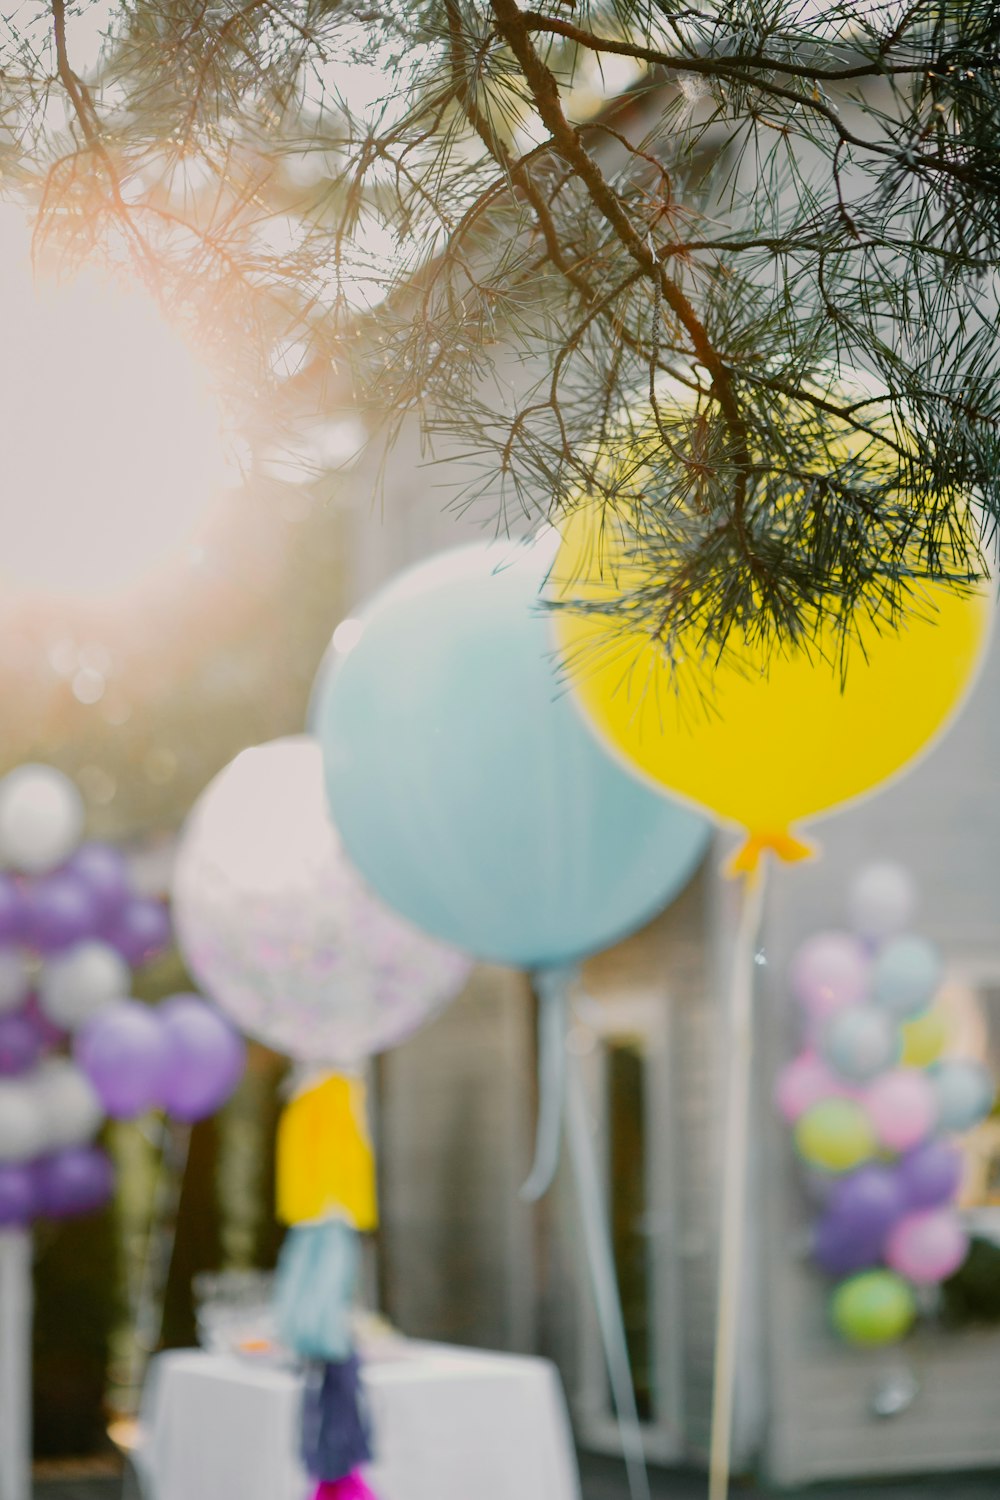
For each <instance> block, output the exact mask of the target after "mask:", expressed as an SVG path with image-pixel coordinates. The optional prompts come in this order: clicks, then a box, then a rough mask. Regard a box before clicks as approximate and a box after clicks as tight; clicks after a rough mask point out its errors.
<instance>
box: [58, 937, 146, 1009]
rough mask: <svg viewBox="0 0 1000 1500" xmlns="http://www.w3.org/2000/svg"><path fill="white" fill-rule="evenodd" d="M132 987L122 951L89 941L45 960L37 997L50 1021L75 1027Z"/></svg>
mask: <svg viewBox="0 0 1000 1500" xmlns="http://www.w3.org/2000/svg"><path fill="white" fill-rule="evenodd" d="M131 989H132V971H131V969H130V968H129V966H128V964H127V963H126V962H125V960H124V959H123V958H122V956H121V954H120V953H119V952H118V951H117V950H116V949H114V948H112V947H110V946H109V944H107V943H98V942H86V943H78V944H77V945H76V947H75V948H71V949H70V951H69V952H68V953H61V954H59V955H58V956H57V957H55V958H50V959H49V960H48V961H47V962H46V963H45V965H44V966H43V968H42V972H41V975H40V977H39V981H38V1000H39V1003H40V1005H41V1007H42V1010H43V1011H44V1012H45V1014H46V1016H47V1017H48V1018H49V1020H50V1021H52V1022H53V1023H54V1024H55V1025H56V1026H60V1027H62V1029H63V1030H64V1031H75V1030H76V1029H77V1027H78V1026H82V1025H83V1023H84V1022H85V1021H89V1020H90V1017H91V1016H95V1015H96V1014H97V1012H98V1011H99V1010H103V1009H104V1008H105V1006H107V1005H111V1004H112V1003H113V1002H114V1001H115V1000H124V999H125V998H126V997H127V996H128V995H129V994H130V992H131Z"/></svg>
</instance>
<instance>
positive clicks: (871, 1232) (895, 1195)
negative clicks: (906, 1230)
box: [827, 1163, 907, 1243]
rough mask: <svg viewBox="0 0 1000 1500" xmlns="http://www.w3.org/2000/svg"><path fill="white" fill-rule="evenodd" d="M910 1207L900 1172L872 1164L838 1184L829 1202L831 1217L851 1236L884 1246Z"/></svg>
mask: <svg viewBox="0 0 1000 1500" xmlns="http://www.w3.org/2000/svg"><path fill="white" fill-rule="evenodd" d="M906 1206H907V1205H906V1197H905V1195H904V1193H903V1188H902V1184H901V1182H900V1180H899V1176H898V1174H897V1173H896V1171H895V1170H894V1169H893V1168H891V1167H883V1166H879V1165H878V1164H877V1163H872V1164H870V1165H868V1166H864V1167H859V1168H858V1170H857V1171H856V1172H851V1173H849V1174H848V1175H847V1176H846V1177H842V1178H841V1179H840V1180H839V1181H838V1182H837V1183H836V1184H835V1186H834V1188H833V1190H832V1192H831V1193H830V1197H829V1199H828V1200H827V1217H828V1218H829V1219H831V1220H834V1221H836V1223H837V1224H839V1225H840V1226H841V1227H842V1228H843V1230H844V1231H845V1233H846V1234H848V1235H852V1234H853V1235H854V1236H856V1237H860V1238H862V1239H864V1240H866V1241H870V1240H875V1241H876V1242H878V1243H881V1241H882V1240H883V1239H884V1238H885V1236H886V1234H887V1233H888V1232H889V1230H890V1229H891V1228H892V1226H893V1224H895V1222H896V1220H897V1219H899V1218H902V1216H903V1214H904V1213H905V1212H906Z"/></svg>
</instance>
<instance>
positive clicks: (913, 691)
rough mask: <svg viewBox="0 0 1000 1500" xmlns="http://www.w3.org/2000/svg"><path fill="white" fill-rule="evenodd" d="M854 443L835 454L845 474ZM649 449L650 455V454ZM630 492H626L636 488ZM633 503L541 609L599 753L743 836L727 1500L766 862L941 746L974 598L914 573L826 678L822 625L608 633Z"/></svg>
mask: <svg viewBox="0 0 1000 1500" xmlns="http://www.w3.org/2000/svg"><path fill="white" fill-rule="evenodd" d="M855 438H856V434H853V433H851V434H848V435H846V436H845V439H844V442H845V447H844V455H845V461H848V462H849V461H850V460H851V452H852V451H853V449H852V443H853V442H854V440H855ZM654 443H655V444H656V445H659V443H660V440H659V438H658V436H655V435H654ZM632 487H633V491H635V490H636V489H638V488H640V487H641V486H640V484H639V480H638V479H637V478H636V477H635V474H634V473H633V476H632ZM643 506H644V501H643V499H642V497H641V495H640V496H639V498H637V500H636V502H635V505H634V508H633V511H632V513H631V515H624V514H622V513H620V512H611V511H609V510H608V509H607V508H606V507H604V506H602V505H600V504H597V503H593V504H592V503H589V502H588V501H586V500H582V501H581V503H580V505H579V507H578V509H577V510H576V511H575V512H573V514H572V515H571V516H570V517H569V519H568V521H567V523H566V525H565V527H564V530H563V538H562V545H561V548H560V552H559V556H558V558H557V560H556V563H555V565H554V567H553V569H552V573H551V576H550V578H549V581H548V586H547V590H546V596H547V598H548V600H549V602H550V603H551V605H552V606H553V608H554V609H555V627H556V636H557V639H558V643H559V648H560V651H561V654H562V658H563V660H564V661H565V663H566V664H567V668H568V670H569V672H570V674H571V680H572V685H573V689H574V694H575V697H576V700H577V702H578V704H579V705H580V707H581V709H582V711H583V713H584V715H585V716H586V718H587V720H588V722H589V723H590V725H591V726H592V728H593V730H594V732H595V734H596V735H597V736H598V737H599V738H600V740H601V741H602V743H603V744H604V745H605V746H606V747H607V749H608V750H609V751H610V752H611V753H612V754H613V755H614V756H615V757H616V758H617V759H618V760H619V761H620V762H621V764H623V765H624V766H625V767H627V768H628V769H629V770H630V771H631V772H632V773H633V774H634V775H635V776H637V777H639V778H641V779H642V780H643V781H644V782H645V783H646V784H648V785H651V786H654V787H658V788H660V789H661V790H662V791H663V792H665V793H667V794H669V795H671V796H676V797H680V798H682V799H684V801H686V802H687V803H689V804H690V805H692V806H694V807H696V808H700V809H702V810H704V811H706V812H708V813H710V814H711V815H712V816H714V817H715V818H716V819H717V820H719V821H720V822H721V823H723V824H724V825H729V826H731V827H735V828H737V829H739V830H741V833H742V841H741V844H740V846H739V848H738V850H737V852H736V854H735V856H734V857H733V859H732V860H731V862H730V864H729V867H728V868H729V873H730V874H732V875H734V876H739V877H740V878H741V879H742V886H743V901H742V912H741V916H740V920H739V925H738V929H737V932H736V936H735V943H734V950H733V952H734V957H733V969H732V982H731V987H730V995H729V1022H728V1025H729V1035H728V1041H729V1055H730V1070H731V1071H730V1079H729V1083H728V1089H727V1102H726V1125H725V1137H724V1153H725V1155H724V1169H723V1206H722V1221H721V1236H720V1239H721V1243H720V1254H719V1273H718V1281H719V1295H718V1314H717V1331H716V1359H715V1382H714V1395H713V1415H712V1443H711V1453H710V1460H709V1470H710V1483H709V1490H710V1500H725V1496H726V1495H727V1494H728V1491H729V1478H730V1467H731V1434H732V1415H733V1392H734V1385H735V1370H736V1347H737V1334H738V1320H739V1286H740V1274H741V1265H742V1261H743V1236H744V1229H745V1223H746V1178H747V1141H748V1131H749V1100H750V1073H751V1054H752V1037H753V1025H752V1010H753V973H754V956H755V952H756V948H757V943H758V933H759V928H760V923H761V916H762V910H763V894H764V876H765V873H766V869H767V865H768V863H769V858H768V857H770V859H777V860H779V861H784V862H788V863H793V862H795V861H798V860H801V859H804V858H806V857H808V856H809V854H810V853H812V852H813V851H812V849H811V846H810V845H809V843H808V842H807V841H806V840H805V839H804V838H803V837H802V834H801V831H800V827H799V825H800V824H801V823H803V822H805V821H807V820H809V819H813V818H816V817H818V816H820V815H823V814H827V813H829V812H831V811H833V810H834V809H836V808H839V807H841V806H843V805H844V804H845V803H847V802H850V801H852V800H854V799H856V798H858V797H861V796H863V795H866V794H867V793H870V792H872V791H874V790H875V789H876V788H877V787H878V786H880V785H882V784H884V783H885V782H886V781H887V780H888V779H890V778H891V777H893V776H896V775H898V774H899V773H900V772H901V771H903V770H904V769H905V768H906V767H907V766H908V765H909V764H910V763H911V762H913V760H914V759H915V758H916V757H917V756H919V755H920V754H921V753H923V752H924V751H925V750H926V748H927V747H928V746H929V745H930V743H931V742H932V741H933V740H934V739H935V738H936V737H938V736H939V735H941V734H942V733H943V732H944V730H945V728H946V726H947V725H948V723H949V722H950V721H951V719H952V718H953V717H954V715H955V713H956V712H957V711H958V709H959V707H960V705H961V703H962V701H963V699H964V698H965V696H966V694H967V693H968V691H969V688H970V686H971V684H972V682H973V680H974V678H975V675H976V672H977V669H978V665H979V663H980V662H981V660H982V658H983V655H984V652H985V647H986V642H987V638H988V634H989V626H990V621H991V607H990V601H989V598H988V591H987V589H986V587H985V586H984V585H982V584H980V585H979V586H972V585H971V584H970V585H969V586H956V587H951V586H949V585H947V584H940V583H928V582H926V581H924V580H922V579H921V578H920V577H919V569H918V568H915V569H914V577H913V580H912V584H911V592H910V598H909V601H908V607H906V608H904V609H903V611H902V612H901V613H900V614H899V615H897V616H893V617H892V618H886V617H884V616H883V615H882V614H881V613H880V611H879V609H878V607H877V605H873V607H872V608H871V610H870V611H869V612H868V613H865V612H864V610H859V611H858V612H857V615H856V618H855V619H854V620H853V621H852V622H851V653H850V659H849V662H848V665H847V672H846V676H844V675H843V674H842V673H841V670H840V666H841V662H842V639H841V634H840V622H839V621H838V618H837V613H836V611H835V610H833V609H831V610H830V611H829V613H828V615H827V616H825V617H822V618H820V617H816V618H814V619H813V621H812V622H811V624H812V627H813V628H812V630H811V632H809V637H810V638H809V639H807V640H806V641H804V643H803V644H801V645H796V644H795V643H794V642H793V643H785V644H784V645H782V646H781V647H780V648H774V647H772V645H771V643H770V642H768V641H767V640H766V639H764V638H762V636H761V635H760V634H759V633H758V632H757V631H756V630H755V626H756V623H757V622H756V621H755V620H754V618H753V617H752V615H751V616H750V617H749V618H748V619H747V621H746V622H745V624H742V625H741V624H737V625H736V626H734V628H733V629H732V630H731V631H730V634H729V637H728V639H727V642H726V652H725V655H720V654H719V653H718V652H716V651H713V650H711V649H709V648H708V647H707V646H706V643H705V640H704V638H703V636H702V634H701V633H700V629H699V627H698V625H697V624H692V625H687V626H682V627H681V628H679V629H678V630H677V631H676V632H675V633H674V635H673V636H672V637H670V639H669V640H659V639H654V638H653V637H652V636H651V634H650V633H649V632H647V631H638V630H634V629H631V628H630V627H629V625H628V624H627V623H623V617H622V612H621V609H620V604H621V599H622V596H628V594H629V593H630V592H631V591H632V590H637V589H638V590H641V589H642V588H643V587H644V586H646V585H647V584H648V575H647V571H646V569H645V568H644V565H643V543H644V529H645V524H646V523H645V517H644V511H643Z"/></svg>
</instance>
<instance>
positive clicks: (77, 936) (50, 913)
mask: <svg viewBox="0 0 1000 1500" xmlns="http://www.w3.org/2000/svg"><path fill="white" fill-rule="evenodd" d="M26 917H27V938H28V941H29V943H30V945H31V947H33V948H35V949H36V950H37V951H38V952H39V953H60V952H62V950H63V949H64V948H71V947H72V946H73V944H74V943H79V942H82V941H83V939H84V938H88V937H93V936H94V935H95V932H96V929H97V922H98V913H97V907H96V905H95V904H94V901H93V898H92V897H91V894H90V891H89V889H88V888H87V886H86V884H85V882H84V881H83V880H81V878H80V877H79V876H78V875H74V874H73V872H72V871H71V870H56V871H55V873H54V874H52V875H46V876H44V877H43V878H42V879H41V880H37V881H35V883H34V884H33V885H32V886H31V888H30V890H29V892H28V896H27V913H26Z"/></svg>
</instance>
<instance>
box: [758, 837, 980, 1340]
mask: <svg viewBox="0 0 1000 1500" xmlns="http://www.w3.org/2000/svg"><path fill="white" fill-rule="evenodd" d="M851 898H852V899H851V903H850V904H851V915H852V919H853V922H852V925H853V931H850V932H839V931H836V932H822V933H818V934H816V935H815V936H814V937H812V938H810V939H808V940H807V941H806V942H805V943H804V944H803V945H802V947H801V948H800V949H799V951H798V953H797V954H796V956H795V959H794V961H793V964H792V969H791V986H792V990H793V993H794V995H795V998H796V999H797V1001H798V1002H799V1005H800V1006H801V1008H802V1012H803V1016H804V1020H805V1033H806V1035H805V1045H804V1047H803V1049H802V1051H801V1052H800V1053H799V1054H798V1056H797V1057H796V1058H794V1059H793V1060H792V1061H791V1062H790V1063H789V1064H788V1065H787V1067H786V1068H785V1069H784V1070H783V1071H782V1073H781V1075H780V1077H779V1079H778V1084H777V1090H776V1100H777V1104H778V1108H779V1110H780V1111H781V1114H782V1116H783V1117H784V1119H785V1120H786V1121H787V1122H788V1123H789V1124H790V1125H791V1126H792V1127H793V1128H794V1135H795V1145H796V1149H797V1151H798V1153H799V1156H800V1157H801V1159H802V1160H803V1162H804V1163H805V1164H806V1165H807V1167H809V1168H811V1169H813V1174H814V1175H813V1186H814V1188H816V1187H817V1185H818V1189H819V1191H820V1193H821V1195H822V1196H823V1197H824V1200H825V1201H824V1206H823V1212H822V1215H821V1217H820V1220H819V1222H818V1224H817V1225H816V1228H815V1233H814V1236H813V1242H812V1254H813V1257H814V1258H815V1260H816V1262H817V1264H818V1265H819V1266H820V1268H821V1269H822V1270H823V1271H825V1272H826V1273H827V1274H828V1275H829V1276H832V1277H837V1278H847V1279H844V1280H841V1281H840V1284H839V1285H838V1287H837V1288H836V1290H835V1292H834V1294H833V1297H832V1301H831V1318H832V1321H833V1325H834V1327H835V1328H836V1329H837V1331H838V1332H839V1333H840V1334H841V1335H842V1337H843V1338H845V1339H846V1340H847V1341H848V1342H850V1343H854V1344H862V1345H878V1344H888V1343H893V1342H895V1341H896V1340H897V1339H899V1338H901V1337H902V1336H903V1335H904V1334H905V1333H906V1332H907V1331H908V1330H909V1328H910V1326H911V1325H912V1323H913V1322H914V1319H915V1318H916V1315H917V1298H916V1296H915V1293H914V1288H929V1287H934V1286H936V1285H939V1284H940V1283H941V1282H942V1281H944V1280H945V1279H946V1278H947V1277H949V1276H951V1275H952V1274H953V1273H954V1272H955V1271H956V1270H957V1269H958V1268H959V1266H960V1265H961V1264H962V1262H963V1261H964V1259H965V1256H966V1253H967V1251H968V1239H967V1236H966V1233H965V1230H964V1228H963V1226H962V1222H961V1220H960V1218H959V1217H958V1215H957V1213H956V1212H955V1210H954V1208H953V1207H952V1206H951V1205H952V1204H953V1202H954V1200H955V1198H956V1196H957V1193H958V1190H959V1186H960V1182H961V1177H962V1157H961V1153H960V1151H959V1150H958V1148H957V1147H956V1146H955V1145H954V1144H953V1143H952V1142H951V1140H950V1139H949V1137H950V1136H952V1135H954V1134H957V1133H960V1132H962V1131H965V1130H969V1129H971V1128H972V1127H973V1126H974V1125H976V1124H978V1123H979V1122H980V1121H981V1120H983V1119H985V1117H986V1116H987V1115H988V1114H989V1112H990V1109H991V1107H992V1105H993V1099H994V1095H995V1087H994V1083H993V1080H992V1078H991V1077H990V1075H989V1072H988V1070H987V1069H986V1068H984V1067H983V1066H982V1065H981V1064H978V1063H974V1062H969V1061H966V1060H963V1059H961V1058H953V1057H948V1056H945V1055H944V1054H945V1050H946V1048H947V1045H948V1020H947V1016H946V1014H945V1012H944V1010H943V1008H942V1006H941V1005H940V1004H938V1005H935V1003H934V1002H935V997H936V996H937V994H938V990H939V985H940V980H941V976H942V965H941V960H940V957H939V955H938V953H937V951H936V950H935V949H934V947H933V946H932V945H931V944H930V943H928V942H926V941H925V940H924V939H922V938H920V937H919V936H916V935H914V934H910V933H907V932H906V930H905V929H906V927H907V925H908V922H909V918H910V916H911V914H912V910H913V906H914V891H913V886H912V883H911V881H910V879H909V877H908V875H907V873H906V871H905V870H902V869H901V868H900V867H898V866H895V865H874V866H872V867H871V868H869V869H868V870H865V871H863V872H862V873H861V875H860V876H859V877H858V879H857V881H856V882H855V884H854V887H853V889H852V893H851Z"/></svg>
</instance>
